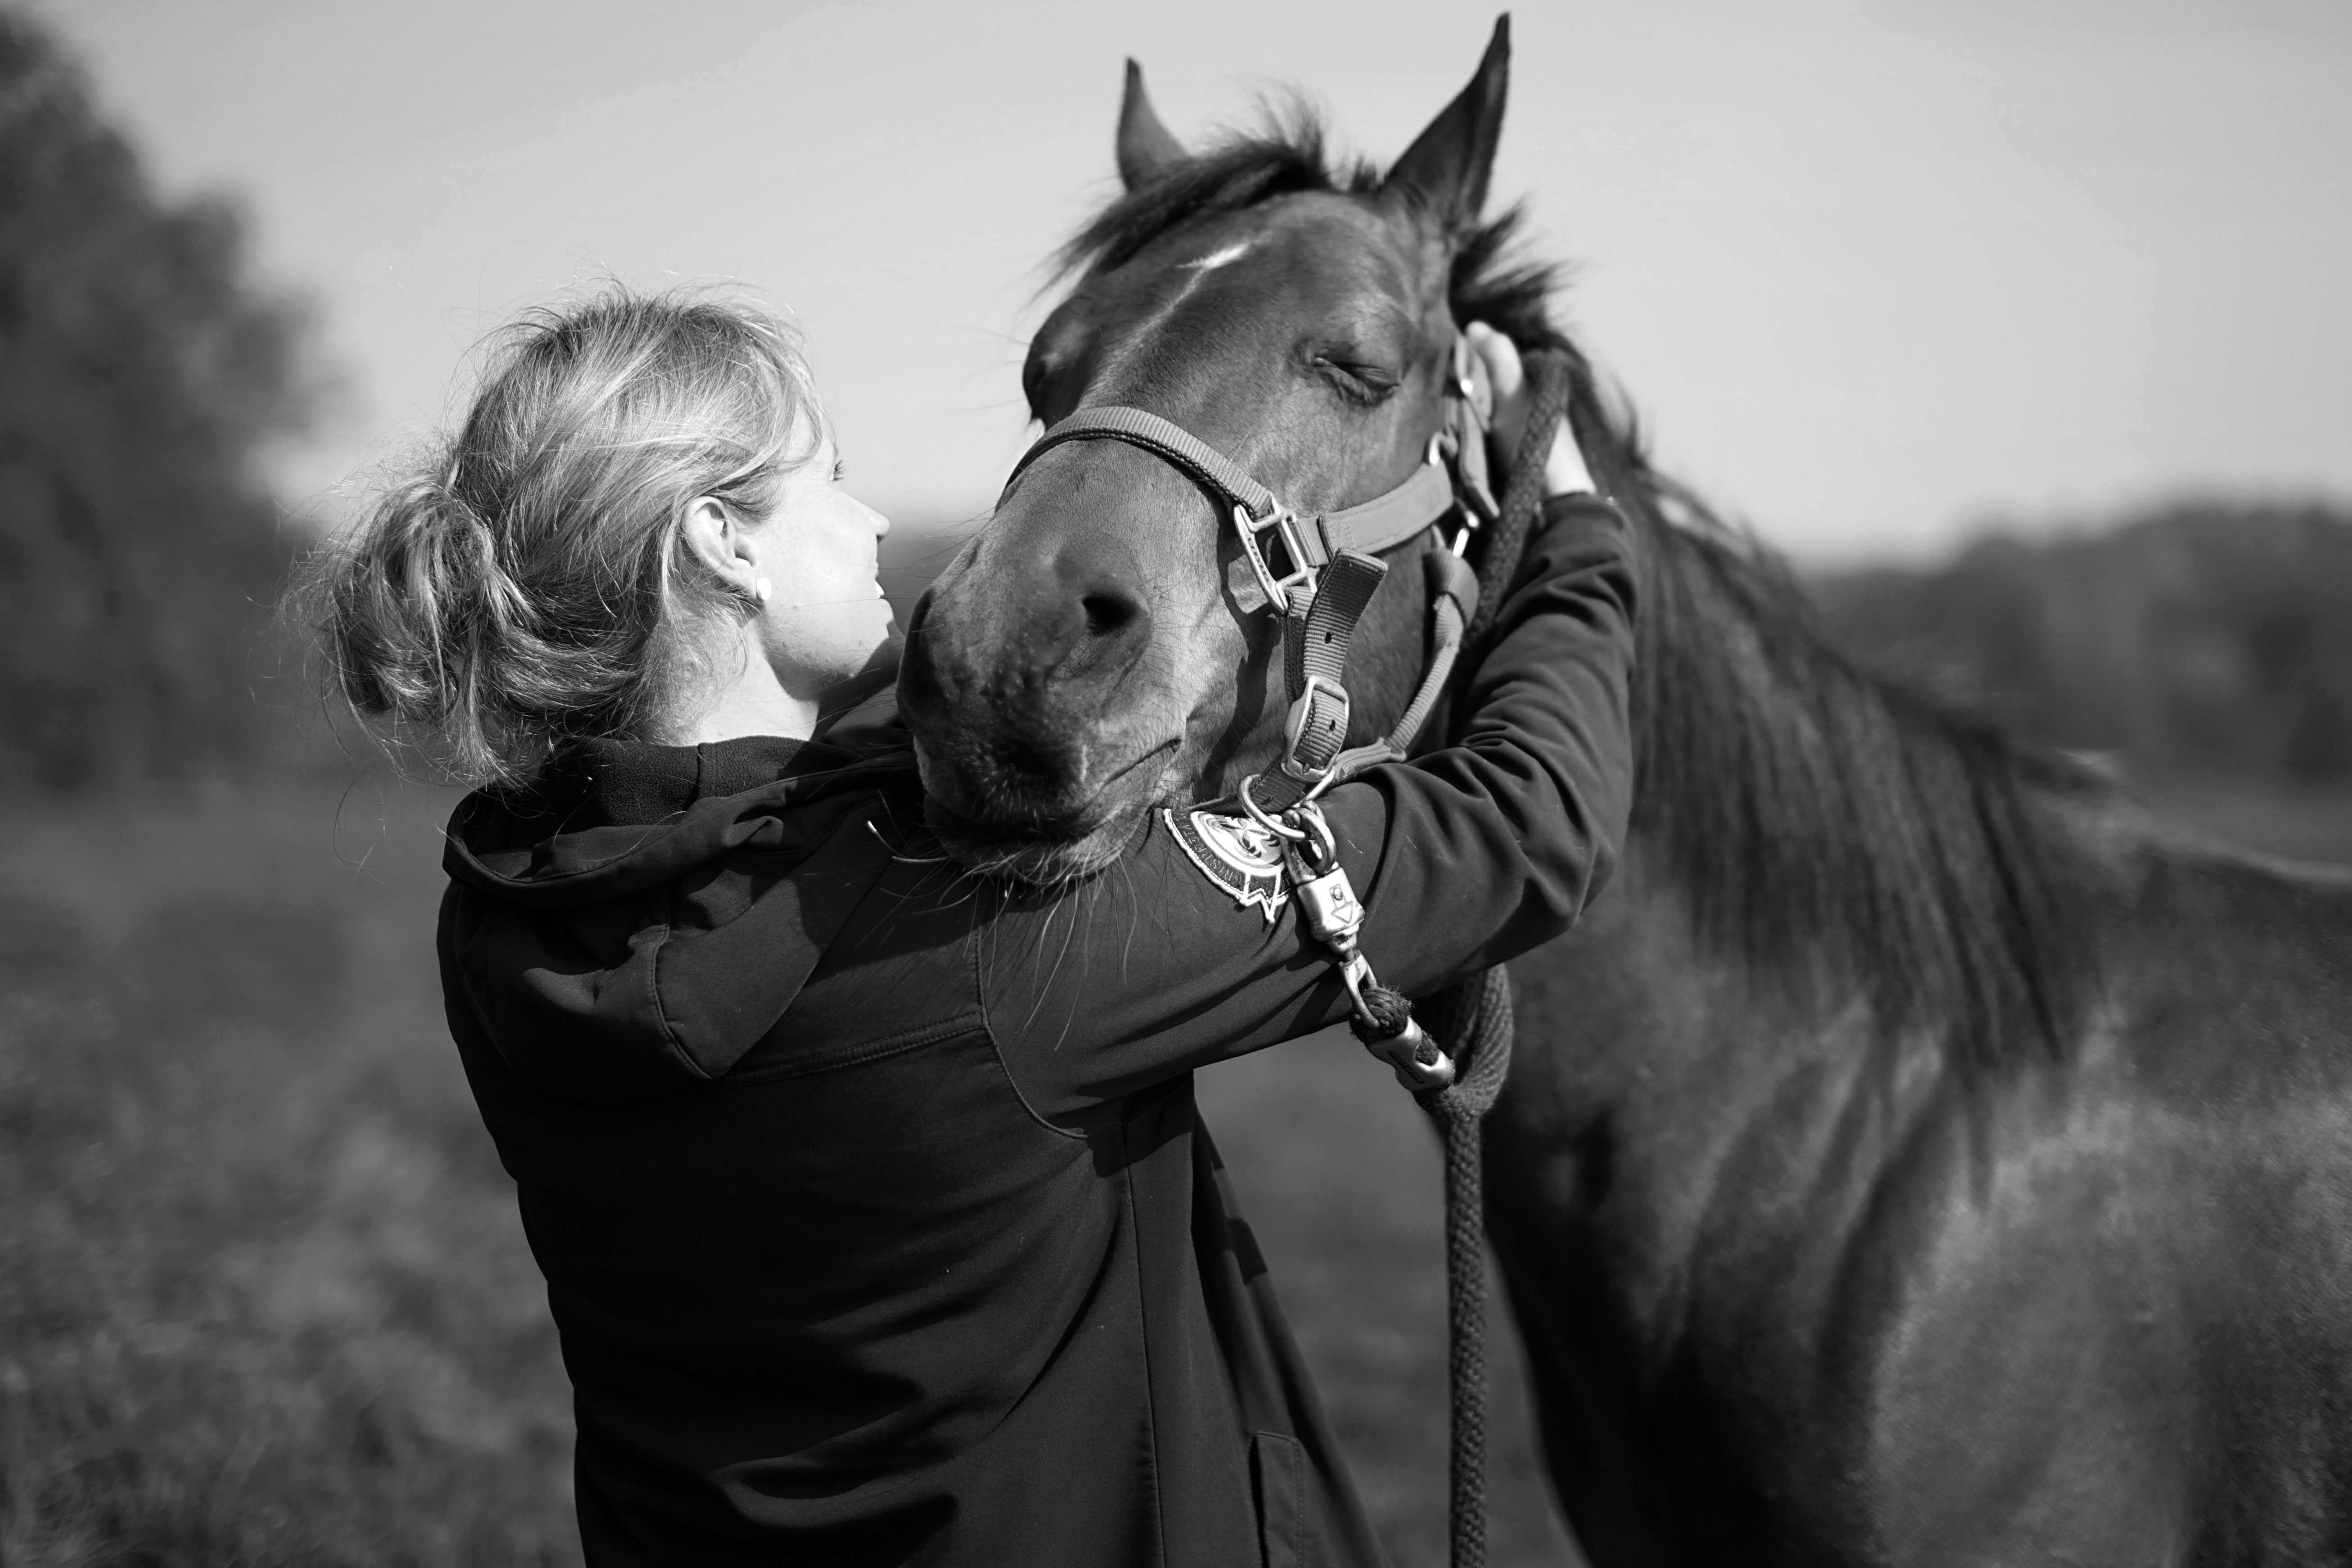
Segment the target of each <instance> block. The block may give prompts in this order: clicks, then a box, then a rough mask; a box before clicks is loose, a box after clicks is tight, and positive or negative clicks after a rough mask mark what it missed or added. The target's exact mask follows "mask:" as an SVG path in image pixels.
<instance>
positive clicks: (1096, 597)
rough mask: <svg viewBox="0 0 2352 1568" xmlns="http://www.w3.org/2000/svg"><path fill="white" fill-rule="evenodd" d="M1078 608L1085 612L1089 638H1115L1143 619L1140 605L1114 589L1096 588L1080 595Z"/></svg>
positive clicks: (1137, 601)
mask: <svg viewBox="0 0 2352 1568" xmlns="http://www.w3.org/2000/svg"><path fill="white" fill-rule="evenodd" d="M1078 607H1079V608H1080V609H1081V610H1084V611H1085V612H1086V616H1087V635H1088V636H1090V637H1116V636H1118V634H1119V633H1120V632H1123V631H1125V630H1126V629H1127V628H1128V627H1129V626H1133V625H1134V624H1135V623H1136V622H1138V621H1139V620H1141V619H1142V618H1143V605H1142V604H1141V603H1140V602H1139V600H1137V599H1136V598H1134V597H1133V596H1132V595H1128V594H1123V593H1120V592H1118V590H1116V589H1108V588H1098V589H1097V590H1096V591H1095V592H1093V593H1091V594H1084V595H1079V598H1078Z"/></svg>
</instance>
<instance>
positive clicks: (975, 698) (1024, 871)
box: [898, 561, 1181, 881]
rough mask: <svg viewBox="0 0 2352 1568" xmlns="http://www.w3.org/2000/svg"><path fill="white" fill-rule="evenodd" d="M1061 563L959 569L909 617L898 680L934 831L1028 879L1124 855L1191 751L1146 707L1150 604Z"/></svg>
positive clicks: (975, 862)
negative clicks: (1017, 569) (1037, 568)
mask: <svg viewBox="0 0 2352 1568" xmlns="http://www.w3.org/2000/svg"><path fill="white" fill-rule="evenodd" d="M1078 564H1079V565H1080V566H1081V567H1082V566H1083V563H1078ZM1049 566H1050V567H1051V568H1052V569H1049V570H1046V571H1043V572H1027V573H1023V574H1019V576H1018V577H1016V578H1015V580H1014V581H1013V582H1012V583H1010V584H1008V583H1007V582H1006V581H1004V575H1003V574H996V573H989V572H986V571H985V570H984V569H982V570H977V571H975V570H968V569H964V568H966V567H967V562H964V561H960V562H958V563H957V564H956V566H953V567H950V570H949V572H948V573H947V574H943V575H942V577H941V579H940V583H939V584H938V585H937V586H935V587H934V588H933V589H932V591H931V592H930V593H929V594H928V595H925V596H924V598H923V600H922V601H921V602H920V603H919V605H917V606H916V609H915V613H914V614H913V616H910V617H909V625H908V634H907V652H906V657H905V658H903V659H902V660H901V662H900V665H899V675H898V702H899V709H900V711H901V712H902V713H903V714H904V715H905V716H906V720H907V723H908V728H909V729H910V730H911V731H913V734H914V737H915V751H916V756H917V759H918V761H919V763H920V766H921V768H922V775H923V787H924V793H925V794H926V795H927V796H928V797H929V800H928V805H927V808H926V809H927V814H928V816H929V822H930V826H931V828H932V830H933V831H934V832H935V833H936V834H938V836H939V837H940V841H941V844H942V845H943V847H945V848H946V849H947V851H948V853H949V855H950V857H951V858H954V859H955V860H957V861H958V862H959V863H960V864H961V865H963V866H965V867H967V868H971V869H972V870H976V871H980V872H983V873H986V874H989V875H1002V876H1005V877H1009V878H1013V879H1019V880H1025V881H1056V880H1066V879H1071V878H1074V877H1078V876H1085V875H1088V874H1091V873H1093V872H1095V871H1097V870H1100V869H1101V868H1103V867H1105V866H1107V865H1108V864H1110V862H1111V861H1113V860H1116V859H1117V858H1118V855H1119V853H1120V851H1121V850H1123V849H1124V848H1125V847H1126V845H1127V842H1128V840H1129V837H1132V833H1133V830H1134V828H1135V826H1136V824H1137V820H1138V818H1139V816H1141V814H1142V812H1143V811H1144V810H1145V809H1146V808H1148V807H1149V806H1150V805H1151V804H1152V802H1153V801H1155V800H1156V799H1157V798H1158V797H1159V795H1160V793H1161V790H1162V782H1163V776H1164V774H1165V773H1166V771H1167V768H1168V766H1169V764H1170V763H1171V762H1173V760H1174V759H1175V756H1176V754H1177V752H1179V751H1180V750H1181V744H1180V742H1181V737H1179V738H1178V739H1169V738H1167V737H1165V736H1164V735H1156V734H1154V733H1153V732H1152V731H1150V729H1149V728H1148V727H1146V725H1145V721H1144V720H1143V718H1142V711H1146V710H1150V709H1153V708H1156V707H1158V706H1160V705H1159V704H1156V703H1151V702H1149V701H1145V702H1142V703H1138V702H1136V701H1135V700H1134V699H1135V698H1136V696H1137V695H1138V694H1137V692H1136V690H1135V689H1134V688H1135V686H1136V684H1137V682H1136V679H1135V678H1136V676H1137V673H1138V668H1139V665H1141V664H1142V662H1143V658H1142V656H1143V654H1144V652H1145V650H1146V648H1147V647H1148V646H1149V643H1150V634H1151V616H1150V612H1149V610H1148V609H1147V608H1146V607H1145V605H1144V604H1143V602H1142V599H1141V597H1140V596H1139V595H1136V594H1134V593H1132V592H1130V591H1129V589H1128V588H1127V587H1126V586H1125V585H1124V584H1120V583H1118V582H1117V581H1115V580H1111V579H1109V578H1108V577H1106V576H1105V575H1104V574H1099V573H1087V572H1085V571H1083V570H1073V569H1072V566H1073V563H1068V562H1056V563H1049ZM1073 579H1075V580H1073Z"/></svg>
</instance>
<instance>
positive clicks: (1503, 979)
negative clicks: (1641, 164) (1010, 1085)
mask: <svg viewBox="0 0 2352 1568" xmlns="http://www.w3.org/2000/svg"><path fill="white" fill-rule="evenodd" d="M1525 363H1526V366H1527V374H1528V381H1529V383H1530V385H1531V388H1532V394H1533V400H1532V404H1531V405H1530V407H1529V410H1528V427H1527V433H1526V435H1525V436H1524V437H1521V439H1520V442H1519V449H1518V451H1517V453H1515V454H1514V455H1513V461H1512V463H1511V468H1510V474H1509V478H1508V482H1507V486H1506V489H1505V491H1504V496H1503V502H1502V506H1501V508H1500V515H1499V516H1498V517H1497V518H1496V522H1495V528H1494V532H1493V533H1492V535H1490V536H1489V538H1488V540H1487V542H1486V550H1485V552H1484V553H1483V557H1482V559H1481V561H1480V564H1479V572H1478V589H1479V592H1478V595H1477V598H1478V607H1477V609H1476V611H1475V613H1474V614H1473V616H1471V618H1470V622H1469V625H1468V626H1467V627H1466V628H1465V633H1464V636H1463V639H1462V641H1463V647H1464V648H1465V651H1466V650H1475V649H1477V647H1478V645H1479V644H1480V643H1482V642H1484V641H1485V640H1486V637H1487V636H1488V635H1489V634H1491V632H1492V631H1493V628H1494V625H1495V620H1496V616H1497V615H1498V614H1499V612H1500V610H1501V608H1502V604H1503V597H1504V595H1505V594H1506V593H1507V591H1508V590H1509V588H1510V586H1511V584H1512V582H1513V580H1514V579H1515V578H1516V577H1517V575H1518V571H1519V565H1520V563H1521V561H1522V559H1523V558H1524V557H1525V556H1526V554H1527V546H1528V540H1529V539H1530V538H1532V537H1533V536H1534V532H1535V527H1536V522H1537V520H1538V518H1539V517H1540V515H1541V514H1542V510H1543V503H1544V457H1545V455H1546V454H1547V453H1548V452H1549V450H1550V449H1551V442H1552V437H1553V435H1554V433H1555V432H1556V431H1557V430H1558V429H1559V424H1560V421H1561V420H1562V419H1564V418H1565V417H1567V414H1568V398H1569V390H1570V374H1569V362H1568V358H1567V356H1566V355H1565V354H1561V353H1556V352H1547V351H1538V352H1536V353H1530V354H1528V356H1527V358H1526V361H1525ZM1400 729H1402V726H1401V727H1400ZM1407 739H1410V736H1409V735H1408V736H1407ZM1398 749H1399V750H1400V751H1401V750H1402V747H1401V746H1400V747H1399V748H1398ZM1367 750H1370V748H1367ZM1247 799H1248V796H1247V792H1246V791H1244V804H1246V802H1247ZM1302 810H1303V811H1304V812H1305V813H1307V814H1311V815H1310V816H1309V817H1308V820H1307V823H1306V824H1305V825H1304V826H1307V827H1308V828H1309V829H1310V830H1311V834H1312V836H1311V837H1310V838H1309V839H1307V841H1305V843H1301V842H1297V841H1294V842H1293V843H1292V844H1291V845H1290V848H1289V853H1288V855H1287V856H1286V860H1287V861H1288V862H1289V864H1290V869H1291V873H1292V876H1291V879H1292V881H1293V883H1294V884H1295V885H1296V886H1297V891H1298V893H1299V903H1300V908H1301V910H1302V912H1303V913H1305V914H1306V916H1307V924H1308V927H1309V929H1310V930H1312V931H1315V933H1316V934H1317V935H1318V937H1321V938H1322V939H1323V940H1324V941H1325V942H1326V943H1327V944H1328V945H1329V946H1330V947H1331V948H1332V951H1333V952H1334V954H1335V955H1336V956H1337V957H1338V958H1339V962H1340V974H1341V978H1342V979H1343V980H1344V981H1346V983H1347V984H1348V990H1349V998H1350V1000H1351V1001H1352V1002H1353V1003H1354V1011H1353V1013H1352V1014H1351V1016H1349V1021H1348V1022H1349V1027H1350V1028H1351V1029H1353V1030H1354V1031H1355V1035H1356V1038H1357V1039H1358V1040H1360V1041H1361V1042H1362V1044H1363V1045H1364V1047H1365V1048H1366V1049H1368V1050H1370V1051H1371V1052H1372V1053H1373V1054H1374V1055H1376V1056H1379V1057H1380V1058H1382V1059H1383V1060H1385V1061H1387V1062H1388V1063H1389V1064H1390V1066H1391V1068H1394V1070H1395V1072H1396V1075H1397V1079H1398V1081H1399V1082H1401V1083H1402V1084H1403V1085H1404V1086H1405V1087H1406V1088H1407V1089H1412V1091H1413V1099H1414V1100H1417V1101H1418V1102H1419V1103H1420V1105H1421V1108H1422V1109H1423V1110H1425V1111H1427V1112H1428V1113H1429V1115H1430V1117H1431V1119H1432V1120H1433V1121H1435V1122H1436V1123H1437V1126H1438V1131H1439V1133H1440V1135H1441V1136H1442V1137H1443V1139H1444V1148H1445V1318H1446V1332H1447V1338H1448V1341H1449V1343H1450V1347H1451V1348H1450V1351H1449V1353H1448V1355H1447V1359H1446V1381H1447V1394H1448V1415H1449V1418H1450V1423H1451V1427H1452V1432H1451V1439H1450V1445H1449V1448H1450V1452H1449V1465H1448V1493H1449V1495H1448V1499H1447V1510H1448V1519H1449V1525H1450V1547H1451V1559H1452V1568H1486V1191H1485V1161H1484V1140H1483V1137H1482V1122H1483V1121H1484V1119H1485V1117H1486V1112H1487V1111H1488V1110H1492V1109H1493V1108H1494V1104H1495V1099H1496V1095H1498V1094H1500V1093H1501V1092H1502V1088H1503V1080H1504V1079H1505V1078H1506V1077H1507V1076H1508V1074H1509V1072H1510V1068H1511V1038H1512V1018H1511V984H1510V977H1509V975H1508V973H1507V972H1506V971H1504V970H1502V969H1500V968H1496V969H1487V970H1482V971H1480V972H1479V973H1476V974H1474V975H1472V976H1471V977H1470V978H1469V979H1467V980H1465V981H1463V982H1462V983H1461V984H1458V985H1454V986H1450V987H1448V988H1447V989H1445V990H1444V991H1441V992H1439V993H1437V994H1435V995H1433V996H1431V997H1428V998H1426V999H1425V1001H1424V1004H1423V1005H1424V1006H1425V1007H1426V1009H1427V1011H1428V1014H1429V1020H1430V1026H1431V1030H1432V1031H1433V1033H1434V1035H1435V1038H1433V1037H1432V1034H1431V1032H1426V1031H1424V1030H1423V1027H1422V1026H1421V1025H1420V1024H1418V1023H1416V1022H1415V1021H1414V1019H1413V1016H1412V1002H1411V1001H1410V1000H1408V999H1407V998H1406V997H1405V996H1403V995H1402V994H1400V993H1398V992H1395V991H1391V990H1390V989H1388V987H1386V986H1384V985H1381V984H1379V982H1378V981H1377V980H1376V979H1375V978H1374V977H1373V975H1372V972H1371V965H1370V963H1367V962H1366V961H1365V959H1364V957H1363V955H1362V954H1361V953H1360V952H1357V951H1356V945H1355V936H1356V928H1357V927H1358V926H1360V924H1361V922H1362V912H1361V910H1360V908H1357V909H1355V910H1353V911H1352V919H1349V918H1348V917H1349V913H1350V911H1349V910H1346V909H1344V908H1343V909H1341V910H1339V911H1337V913H1338V915H1339V919H1338V920H1337V921H1333V919H1332V911H1330V910H1328V908H1327V906H1328V903H1329V901H1330V900H1329V898H1328V894H1327V896H1326V897H1325V898H1324V899H1322V900H1318V899H1316V898H1314V897H1311V896H1310V894H1311V893H1312V892H1313V891H1314V890H1315V889H1317V885H1318V883H1325V884H1328V882H1330V880H1331V879H1332V878H1333V877H1334V876H1337V877H1338V879H1339V887H1340V888H1341V889H1344V888H1345V874H1344V873H1339V872H1338V871H1337V860H1336V858H1330V859H1329V860H1328V862H1327V864H1328V870H1326V871H1325V872H1324V874H1323V875H1322V876H1320V877H1317V876H1314V875H1312V874H1311V873H1312V871H1313V859H1314V858H1319V857H1312V856H1311V853H1310V852H1309V851H1308V850H1307V844H1312V845H1313V846H1314V847H1315V849H1317V850H1320V851H1324V852H1325V853H1327V854H1328V847H1329V843H1330V835H1329V830H1328V828H1325V827H1324V826H1322V822H1321V813H1320V812H1319V811H1317V810H1316V809H1315V807H1314V803H1313V802H1312V800H1309V801H1307V802H1306V803H1305V805H1304V806H1303V808H1302ZM1260 820H1264V819H1263V818H1261V819H1260ZM1301 871H1307V872H1309V873H1310V875H1308V876H1306V877H1302V876H1300V875H1299V873H1300V872H1301ZM1346 902H1347V903H1348V904H1353V903H1354V900H1353V897H1352V895H1351V894H1350V895H1349V897H1348V898H1347V900H1346ZM1327 924H1330V925H1331V927H1332V929H1330V930H1329V931H1327V929H1326V927H1327ZM1438 1039H1450V1040H1453V1041H1454V1042H1456V1044H1455V1047H1454V1052H1453V1054H1452V1058H1451V1060H1450V1061H1449V1060H1448V1058H1447V1056H1446V1054H1445V1052H1444V1050H1442V1049H1441V1048H1440V1047H1439V1046H1438V1045H1437V1040H1438Z"/></svg>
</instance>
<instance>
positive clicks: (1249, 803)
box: [1234, 773, 1307, 843]
mask: <svg viewBox="0 0 2352 1568" xmlns="http://www.w3.org/2000/svg"><path fill="white" fill-rule="evenodd" d="M1257 781H1258V775H1257V774H1255V773H1252V774H1250V776H1249V777H1247V778H1245V779H1244V780H1242V787H1241V788H1239V789H1237V790H1235V791H1234V794H1235V795H1239V796H1240V797H1241V803H1242V809H1243V810H1244V811H1246V812H1248V813H1249V814H1250V820H1252V821H1253V822H1255V823H1256V824H1257V825H1258V826H1260V827H1263V828H1265V830H1266V831H1267V832H1268V833H1276V834H1279V835H1281V836H1282V837H1285V838H1287V839H1289V840H1291V841H1292V842H1293V843H1297V842H1298V841H1299V840H1301V839H1304V838H1305V837H1307V835H1306V833H1305V832H1304V831H1303V830H1301V829H1299V828H1296V827H1293V826H1290V825H1289V824H1288V823H1286V822H1285V821H1283V820H1282V819H1281V818H1279V817H1275V816H1267V815H1266V814H1265V807H1263V806H1261V805H1258V803H1257V802H1256V801H1255V800H1253V799H1252V798H1251V797H1250V785H1252V784H1255V783H1257Z"/></svg>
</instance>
